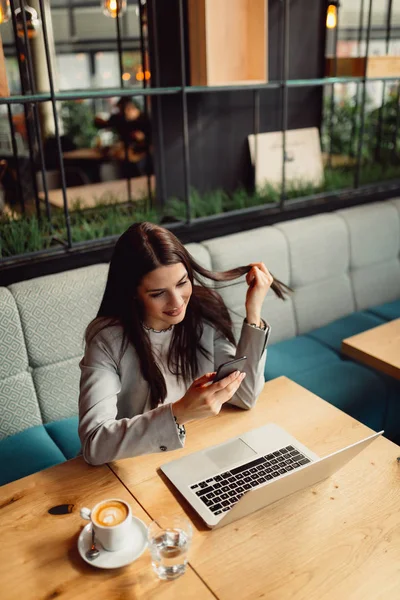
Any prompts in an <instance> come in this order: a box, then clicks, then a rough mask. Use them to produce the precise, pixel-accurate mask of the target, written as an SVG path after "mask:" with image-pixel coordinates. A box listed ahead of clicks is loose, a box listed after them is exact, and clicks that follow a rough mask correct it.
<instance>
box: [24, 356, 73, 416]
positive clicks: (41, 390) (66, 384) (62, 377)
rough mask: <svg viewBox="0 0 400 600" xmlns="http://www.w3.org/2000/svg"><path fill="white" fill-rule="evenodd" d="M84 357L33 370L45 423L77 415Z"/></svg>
mask: <svg viewBox="0 0 400 600" xmlns="http://www.w3.org/2000/svg"><path fill="white" fill-rule="evenodd" d="M81 358H82V356H79V357H76V358H71V359H69V360H65V361H62V362H58V363H55V364H54V365H47V366H45V367H39V368H37V369H34V370H33V373H32V375H33V381H34V383H35V387H36V389H37V394H38V398H39V404H40V408H41V412H42V418H43V422H44V423H48V422H50V421H57V420H58V419H64V418H66V417H71V416H72V415H76V414H77V412H78V399H79V378H80V370H79V361H80V359H81Z"/></svg>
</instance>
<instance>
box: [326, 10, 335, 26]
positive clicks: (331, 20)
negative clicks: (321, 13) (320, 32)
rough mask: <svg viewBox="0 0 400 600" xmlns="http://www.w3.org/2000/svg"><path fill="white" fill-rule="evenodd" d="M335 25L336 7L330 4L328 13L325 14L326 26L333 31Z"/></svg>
mask: <svg viewBox="0 0 400 600" xmlns="http://www.w3.org/2000/svg"><path fill="white" fill-rule="evenodd" d="M336 23H337V16H336V6H335V5H334V4H330V5H329V6H328V12H327V14H326V26H327V28H328V29H335V27H336Z"/></svg>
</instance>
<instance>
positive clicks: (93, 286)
mask: <svg viewBox="0 0 400 600" xmlns="http://www.w3.org/2000/svg"><path fill="white" fill-rule="evenodd" d="M107 270H108V269H107V266H106V265H95V266H90V267H84V268H82V269H74V270H72V271H65V272H64V273H57V274H56V275H48V276H46V277H38V278H37V279H34V280H29V281H22V282H20V283H15V284H13V285H11V286H10V290H11V293H12V294H13V296H14V298H15V301H16V303H17V306H18V310H19V313H20V315H21V321H22V326H23V329H24V333H25V338H26V345H27V348H28V356H29V363H30V365H31V366H32V367H41V366H43V365H48V364H52V363H55V362H58V361H61V360H65V359H67V358H72V357H74V356H79V355H81V354H82V352H83V336H84V331H85V328H86V326H87V325H88V323H89V322H90V321H91V320H92V319H93V318H94V317H95V315H96V312H97V310H98V308H99V305H100V300H101V298H102V295H103V291H104V287H105V282H106V277H107Z"/></svg>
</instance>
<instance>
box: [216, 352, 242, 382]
mask: <svg viewBox="0 0 400 600" xmlns="http://www.w3.org/2000/svg"><path fill="white" fill-rule="evenodd" d="M246 359H247V356H241V357H240V358H234V359H233V360H229V361H228V362H226V363H223V364H222V365H220V366H219V367H218V370H217V373H216V375H215V377H214V379H213V383H216V382H217V381H220V380H221V379H224V378H225V377H228V375H230V374H231V373H233V372H234V371H240V370H241V369H242V368H243V367H244V364H245V362H246Z"/></svg>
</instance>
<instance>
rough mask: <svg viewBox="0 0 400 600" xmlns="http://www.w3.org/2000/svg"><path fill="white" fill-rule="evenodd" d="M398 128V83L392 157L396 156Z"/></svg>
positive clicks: (399, 107) (399, 112) (399, 99)
mask: <svg viewBox="0 0 400 600" xmlns="http://www.w3.org/2000/svg"><path fill="white" fill-rule="evenodd" d="M399 126H400V82H399V84H398V86H397V95H396V124H395V128H394V132H393V138H392V139H393V152H394V155H395V156H396V155H397V137H398V133H399Z"/></svg>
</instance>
